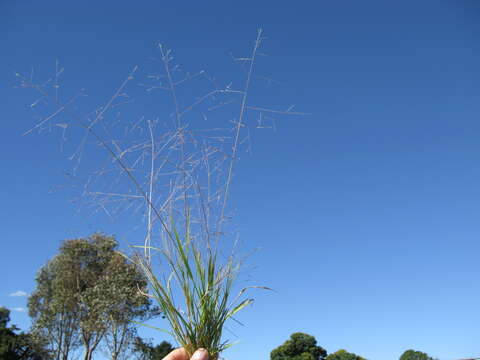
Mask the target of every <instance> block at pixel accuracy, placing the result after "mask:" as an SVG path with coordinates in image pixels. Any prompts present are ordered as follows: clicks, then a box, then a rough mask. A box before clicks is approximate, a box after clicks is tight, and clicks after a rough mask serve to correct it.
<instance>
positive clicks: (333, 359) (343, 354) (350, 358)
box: [325, 349, 366, 360]
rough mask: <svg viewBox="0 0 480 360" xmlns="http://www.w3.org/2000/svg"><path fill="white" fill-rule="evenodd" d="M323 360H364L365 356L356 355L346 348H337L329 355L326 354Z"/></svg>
mask: <svg viewBox="0 0 480 360" xmlns="http://www.w3.org/2000/svg"><path fill="white" fill-rule="evenodd" d="M325 360H366V359H365V358H363V357H361V356H358V355H356V354H353V353H350V352H348V351H346V350H343V349H341V350H338V351H336V352H334V353H332V354H330V355H328V356H327V357H326V358H325Z"/></svg>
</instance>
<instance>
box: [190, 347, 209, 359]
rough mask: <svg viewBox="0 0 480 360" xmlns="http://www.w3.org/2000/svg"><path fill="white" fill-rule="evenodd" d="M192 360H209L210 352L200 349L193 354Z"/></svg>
mask: <svg viewBox="0 0 480 360" xmlns="http://www.w3.org/2000/svg"><path fill="white" fill-rule="evenodd" d="M191 360H208V351H207V350H205V349H198V350H197V351H195V352H194V353H193V355H192V358H191Z"/></svg>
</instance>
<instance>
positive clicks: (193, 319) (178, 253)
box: [134, 219, 253, 360]
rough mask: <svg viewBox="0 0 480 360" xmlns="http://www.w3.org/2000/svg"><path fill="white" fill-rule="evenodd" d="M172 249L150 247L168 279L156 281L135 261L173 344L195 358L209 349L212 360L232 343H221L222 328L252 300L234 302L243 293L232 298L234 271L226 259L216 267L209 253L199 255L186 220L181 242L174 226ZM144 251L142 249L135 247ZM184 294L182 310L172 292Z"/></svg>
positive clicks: (214, 257) (145, 263)
mask: <svg viewBox="0 0 480 360" xmlns="http://www.w3.org/2000/svg"><path fill="white" fill-rule="evenodd" d="M169 236H170V238H169V239H170V240H171V241H170V246H169V247H167V248H166V249H159V248H154V247H149V249H153V250H156V251H158V254H159V255H160V257H161V258H162V260H164V263H165V264H166V265H168V268H169V270H170V276H169V277H168V278H166V277H165V276H162V277H157V276H155V273H154V270H153V268H152V266H151V264H150V262H148V261H147V260H146V259H145V258H143V257H141V256H137V257H136V258H135V259H134V262H135V263H136V264H138V266H139V267H140V268H141V269H142V270H143V272H144V274H145V275H146V277H147V279H148V281H149V283H150V285H151V287H152V289H153V294H152V295H153V297H154V299H155V300H156V301H157V303H158V306H159V308H160V310H161V311H162V313H163V316H165V318H166V319H167V320H168V321H169V323H170V325H171V327H172V333H169V334H171V335H173V336H174V337H175V338H176V340H177V341H178V342H179V343H180V344H181V345H182V346H183V347H184V348H185V349H186V351H187V352H188V353H189V354H193V353H194V352H195V350H197V349H199V348H204V349H207V350H208V352H209V354H210V359H211V360H216V359H218V356H219V354H220V353H221V352H222V351H223V350H225V349H226V348H228V347H229V346H230V345H231V344H230V343H228V342H222V340H221V339H222V330H223V326H224V324H225V322H226V320H228V319H229V318H231V317H232V316H233V315H235V314H236V313H237V312H238V311H240V310H241V309H243V308H244V307H245V306H247V305H249V304H250V303H252V301H253V300H251V299H245V300H243V301H238V300H239V299H240V297H241V296H242V295H243V293H244V292H245V290H246V289H243V290H242V291H240V293H239V294H238V295H237V296H236V297H235V298H234V299H231V289H232V284H233V281H234V279H235V275H236V270H237V268H236V267H235V266H234V262H233V259H232V258H230V259H229V260H228V261H227V263H226V264H225V265H219V263H218V262H217V254H216V252H214V251H213V250H212V249H206V251H200V250H199V248H198V247H197V245H196V244H195V243H194V242H193V241H192V239H191V237H190V224H189V221H188V219H187V223H186V230H185V234H184V235H183V236H184V238H183V239H184V240H182V238H181V236H180V235H179V233H178V232H177V230H176V229H175V227H174V225H173V224H172V230H171V231H170V232H169ZM138 247H140V248H145V247H143V246H138ZM176 291H179V292H180V293H181V294H182V299H183V304H182V309H180V308H179V307H178V303H176V302H175V300H174V295H173V294H174V293H175V292H176Z"/></svg>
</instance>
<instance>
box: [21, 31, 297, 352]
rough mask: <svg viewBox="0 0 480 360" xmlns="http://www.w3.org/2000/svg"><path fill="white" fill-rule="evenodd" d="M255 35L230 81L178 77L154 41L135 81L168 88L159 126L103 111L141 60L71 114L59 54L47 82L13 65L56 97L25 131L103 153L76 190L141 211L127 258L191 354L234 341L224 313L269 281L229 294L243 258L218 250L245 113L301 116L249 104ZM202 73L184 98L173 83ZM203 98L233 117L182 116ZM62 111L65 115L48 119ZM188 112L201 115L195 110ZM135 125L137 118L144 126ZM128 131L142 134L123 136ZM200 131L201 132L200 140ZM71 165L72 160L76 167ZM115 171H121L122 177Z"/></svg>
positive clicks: (230, 315) (121, 95)
mask: <svg viewBox="0 0 480 360" xmlns="http://www.w3.org/2000/svg"><path fill="white" fill-rule="evenodd" d="M262 40H263V35H262V31H261V30H259V31H258V33H257V37H256V39H255V42H254V45H253V49H252V52H251V54H250V56H248V57H241V58H236V59H235V61H236V62H238V63H239V64H240V65H241V66H242V68H243V70H244V73H245V78H244V85H243V86H242V87H240V88H239V89H236V88H234V87H233V86H232V85H231V84H228V85H226V86H225V87H220V86H218V85H217V82H216V81H215V80H214V79H212V78H209V77H207V76H206V74H205V72H204V71H200V72H198V73H196V74H193V75H189V74H188V73H187V75H186V76H185V77H184V78H183V79H176V78H175V74H176V72H177V71H178V66H177V65H174V64H173V57H172V55H171V52H170V50H167V49H165V48H164V47H162V46H159V51H160V59H159V60H160V62H161V63H162V64H163V70H162V71H163V73H162V74H160V75H155V76H153V75H150V76H148V79H154V81H157V83H154V84H151V83H150V84H139V85H142V86H144V87H146V89H147V92H151V91H157V90H158V91H166V92H168V93H169V94H170V96H171V101H172V108H173V113H172V114H170V116H167V118H168V117H169V118H170V120H171V121H170V125H169V126H170V128H169V129H167V128H166V127H164V126H163V125H162V126H160V125H159V124H160V122H159V120H158V119H156V120H144V118H143V117H141V119H140V120H138V121H137V120H135V121H131V122H130V123H128V122H125V123H127V125H125V123H123V122H121V121H118V119H117V118H116V117H114V118H113V120H111V121H110V122H109V121H108V120H107V119H108V113H109V112H112V111H111V110H112V109H113V108H116V107H118V106H120V105H122V106H124V105H125V104H128V103H130V101H129V95H128V94H127V93H126V88H127V85H128V84H129V83H130V82H131V81H132V80H133V78H134V75H135V73H136V72H137V70H138V67H135V68H134V70H133V71H132V72H131V73H130V74H129V75H128V77H127V78H126V79H125V81H124V82H123V83H122V84H121V85H120V87H119V88H118V89H117V90H116V91H115V92H114V95H113V96H112V97H111V98H110V99H109V100H108V101H106V102H105V103H104V104H102V105H101V106H99V107H98V108H97V109H95V110H94V111H90V112H88V113H87V114H86V115H78V114H77V113H76V112H75V111H74V110H72V107H73V104H74V103H75V102H76V101H77V99H78V98H80V97H82V96H83V95H84V91H83V90H82V91H80V93H79V94H77V95H75V96H73V97H71V98H70V99H69V100H67V101H62V97H61V96H60V95H59V90H58V89H59V85H58V83H59V77H60V75H61V74H62V73H63V69H60V68H59V66H58V63H57V65H56V69H55V75H54V76H53V77H52V78H51V79H49V80H48V81H47V82H45V83H40V84H36V83H34V82H33V75H32V76H31V77H30V78H29V77H25V76H21V75H20V74H17V76H18V77H19V78H20V87H24V88H31V89H34V90H35V91H36V93H37V94H39V96H40V98H39V99H37V100H36V101H35V102H34V103H33V104H32V105H31V106H32V107H34V106H36V105H37V104H43V105H52V106H54V109H53V110H49V111H48V113H47V115H45V116H43V117H42V118H41V120H40V121H38V122H37V123H36V125H35V126H33V127H32V128H31V129H30V130H28V131H26V132H25V134H28V133H31V132H33V131H41V130H42V129H44V128H48V129H50V128H52V127H53V128H55V127H59V128H61V129H62V138H64V135H65V132H66V131H67V129H71V128H76V129H81V130H83V135H82V137H81V139H82V140H81V141H80V145H79V147H78V148H77V149H76V150H75V152H74V154H73V155H72V156H71V159H74V158H78V161H80V159H81V158H82V154H83V153H84V148H85V147H86V146H87V145H88V144H89V142H88V141H87V139H93V140H94V141H93V144H94V145H95V146H96V147H98V148H100V149H102V150H103V151H104V152H105V153H106V154H107V155H108V156H109V158H110V159H109V161H107V162H104V163H103V165H102V167H101V168H100V169H99V170H97V171H94V172H92V173H91V174H89V175H88V177H87V178H88V181H87V182H86V183H85V185H84V187H83V190H82V197H85V198H86V197H89V198H90V199H92V200H93V202H94V203H95V205H96V206H97V207H98V208H99V209H101V210H103V211H105V213H106V214H107V215H108V216H110V217H111V216H112V214H114V213H115V212H114V211H112V209H111V208H109V206H111V205H112V204H113V206H117V205H118V204H128V205H127V207H125V209H124V210H128V211H131V210H132V209H134V210H135V211H137V213H141V216H142V218H141V220H142V221H139V223H142V222H144V223H145V224H146V231H145V233H146V235H145V239H144V242H143V245H138V246H135V248H136V249H137V250H138V251H136V253H135V254H134V256H133V257H130V258H131V260H132V261H133V262H135V263H136V264H137V265H138V266H139V267H140V269H142V271H143V272H144V274H145V276H146V277H147V279H148V281H149V283H150V286H151V293H150V294H146V293H144V294H145V296H150V297H152V298H154V299H155V300H156V302H157V303H158V306H159V307H160V309H161V311H162V312H163V315H164V317H165V318H166V319H167V320H168V322H169V325H170V328H171V330H170V331H166V332H168V333H169V334H171V335H172V336H173V337H174V338H175V339H176V340H177V341H178V343H179V344H180V345H181V346H183V347H184V348H185V349H186V351H187V352H188V353H189V354H193V352H194V351H195V350H196V349H198V348H205V349H207V350H208V351H209V353H210V356H211V359H212V360H217V359H218V358H219V356H220V354H221V352H222V351H223V350H225V349H227V348H228V347H229V346H231V345H232V343H231V342H229V341H226V340H224V339H223V336H222V335H223V330H224V326H225V323H226V321H227V320H229V319H233V320H235V319H234V316H235V315H236V314H237V313H238V312H239V311H240V310H242V309H243V308H245V307H246V306H248V305H249V304H251V303H252V302H253V300H252V299H251V298H245V297H244V296H245V292H246V290H247V289H249V288H252V287H253V288H263V289H268V288H266V287H259V286H251V287H247V288H244V289H242V290H240V291H239V292H238V293H232V292H233V291H234V290H233V289H234V288H235V287H234V283H235V279H236V277H237V274H238V272H239V268H240V265H239V263H238V262H236V261H235V260H234V257H233V256H232V255H229V256H226V257H225V256H224V255H223V254H222V253H221V252H220V250H219V249H220V248H222V244H223V241H224V239H225V234H226V230H225V228H226V225H225V224H226V222H227V220H228V218H229V217H230V215H229V214H228V205H227V203H228V200H229V198H230V197H229V193H230V191H231V184H232V180H233V177H234V168H235V164H236V162H237V160H238V159H237V158H238V152H239V148H240V146H241V144H242V143H243V142H244V141H245V134H243V131H244V129H245V128H246V126H247V124H246V118H247V113H249V112H253V113H256V114H257V115H258V122H259V126H258V127H265V126H264V123H263V121H264V120H265V119H268V118H270V119H273V120H272V121H273V123H274V117H275V116H278V115H282V114H283V115H303V114H302V113H299V112H294V111H292V109H293V106H290V107H288V108H287V109H286V110H271V109H268V108H264V107H257V106H250V105H249V96H248V95H249V90H250V86H251V83H252V80H253V78H254V65H255V61H256V58H257V56H258V55H260V54H259V52H258V50H259V48H260V44H261V42H262ZM199 77H205V79H206V80H207V81H208V82H209V83H211V84H212V86H213V88H212V90H209V91H208V92H207V93H206V94H204V95H202V96H200V97H196V98H195V99H194V100H193V102H192V103H190V105H188V106H184V107H182V103H183V101H181V100H180V96H179V92H178V87H179V86H183V85H182V84H184V83H185V82H186V81H189V80H192V79H194V78H195V79H196V78H199ZM125 99H127V100H125ZM219 99H220V100H219ZM209 101H210V102H211V101H216V103H215V104H214V105H215V106H210V108H209V109H217V108H219V107H220V108H223V107H224V106H226V105H228V104H238V105H239V107H237V108H236V111H235V112H234V113H235V114H234V115H233V114H229V116H233V117H234V118H233V119H230V120H229V121H228V123H229V124H230V123H233V126H231V125H228V126H227V127H225V128H223V129H221V128H220V129H219V128H218V127H217V126H216V125H215V126H216V127H215V128H210V129H200V128H198V127H197V128H195V127H192V126H190V124H189V123H188V122H186V117H187V115H189V114H190V112H191V110H192V109H194V108H197V107H201V106H204V105H205V103H207V102H209ZM204 107H205V106H204ZM208 111H210V110H208ZM202 115H203V116H204V117H205V115H204V114H202ZM60 116H62V117H64V118H66V117H68V118H70V119H71V120H72V121H71V122H62V123H55V119H56V118H57V117H60ZM193 118H194V119H196V120H198V118H199V117H198V116H195V117H193ZM119 124H120V125H119ZM122 124H123V125H122ZM139 124H144V125H143V128H142V127H141V125H139ZM215 124H216V123H215ZM120 126H121V127H120ZM196 126H197V125H196ZM219 131H220V134H219ZM222 131H223V133H221V132H222ZM158 132H159V133H158ZM132 134H133V135H136V134H137V135H136V136H138V137H139V138H135V139H134V140H132V139H130V138H128V136H133V135H132ZM198 134H207V135H204V137H203V138H200V139H199V137H198ZM122 136H123V138H122ZM142 136H143V137H142ZM246 137H247V138H248V136H246ZM97 158H98V157H97ZM78 168H79V165H76V166H75V171H77V169H78ZM98 178H101V179H103V183H102V184H106V185H107V186H118V188H108V190H103V189H100V190H99V189H96V188H95V189H92V188H93V187H94V186H96V185H98V184H100V183H99V182H98V181H97V179H98ZM121 179H126V180H127V181H126V183H127V184H129V185H125V184H124V182H122V181H121ZM162 181H163V182H162ZM118 209H119V207H117V208H116V210H115V211H118ZM192 214H195V215H192ZM165 219H170V221H166V220H165ZM178 229H181V230H180V231H179V230H178ZM157 235H158V236H157ZM152 239H161V240H162V242H163V244H162V246H157V247H156V246H152ZM219 244H220V246H219ZM140 249H141V251H140ZM152 254H156V255H158V256H157V257H156V258H158V259H159V260H160V265H161V266H160V269H159V270H157V269H156V267H154V265H153V262H152ZM139 291H141V290H139ZM162 331H165V330H162Z"/></svg>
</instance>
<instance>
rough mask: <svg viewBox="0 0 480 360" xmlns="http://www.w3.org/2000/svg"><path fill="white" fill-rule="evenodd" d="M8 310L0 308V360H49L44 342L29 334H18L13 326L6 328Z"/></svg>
mask: <svg viewBox="0 0 480 360" xmlns="http://www.w3.org/2000/svg"><path fill="white" fill-rule="evenodd" d="M9 321H10V310H8V309H6V308H4V307H0V359H2V360H49V359H51V356H50V354H49V352H48V351H47V350H46V349H45V347H44V345H45V344H44V342H43V341H42V340H41V339H39V338H36V337H35V336H33V335H31V334H25V333H20V334H17V333H16V331H18V329H17V327H16V326H15V325H13V326H11V327H7V324H8V322H9Z"/></svg>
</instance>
